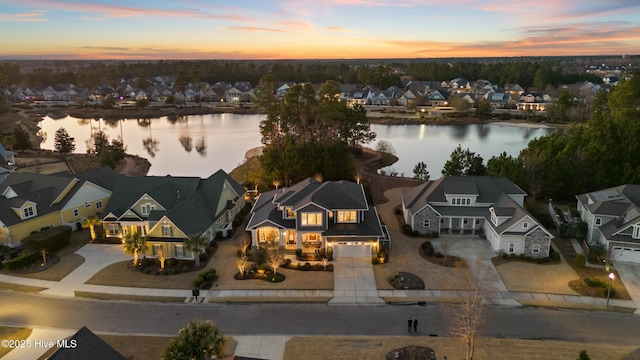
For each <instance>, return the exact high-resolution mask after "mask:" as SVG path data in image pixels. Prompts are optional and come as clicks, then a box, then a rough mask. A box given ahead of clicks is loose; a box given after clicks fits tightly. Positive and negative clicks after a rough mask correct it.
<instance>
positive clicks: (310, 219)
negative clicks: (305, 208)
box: [301, 212, 322, 226]
mask: <svg viewBox="0 0 640 360" xmlns="http://www.w3.org/2000/svg"><path fill="white" fill-rule="evenodd" d="M301 223H302V226H321V225H322V213H319V212H318V213H302V219H301Z"/></svg>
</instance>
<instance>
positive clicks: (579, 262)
mask: <svg viewBox="0 0 640 360" xmlns="http://www.w3.org/2000/svg"><path fill="white" fill-rule="evenodd" d="M586 263H587V258H586V257H585V256H584V254H577V255H576V260H575V265H576V267H579V268H583V267H584V266H585V264H586Z"/></svg>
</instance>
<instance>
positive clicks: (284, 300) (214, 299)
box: [207, 296, 331, 304]
mask: <svg viewBox="0 0 640 360" xmlns="http://www.w3.org/2000/svg"><path fill="white" fill-rule="evenodd" d="M329 300H331V297H287V296H283V297H276V296H266V297H210V298H207V302H209V303H216V304H218V303H245V304H247V303H250V304H253V303H327V302H329Z"/></svg>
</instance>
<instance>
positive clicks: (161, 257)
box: [158, 249, 167, 270]
mask: <svg viewBox="0 0 640 360" xmlns="http://www.w3.org/2000/svg"><path fill="white" fill-rule="evenodd" d="M158 260H160V270H164V262H165V261H167V255H166V254H165V253H164V249H160V252H158Z"/></svg>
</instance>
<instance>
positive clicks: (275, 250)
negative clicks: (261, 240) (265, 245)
mask: <svg viewBox="0 0 640 360" xmlns="http://www.w3.org/2000/svg"><path fill="white" fill-rule="evenodd" d="M283 261H284V248H282V247H279V246H275V245H274V246H273V247H271V248H269V249H268V250H267V262H268V263H269V266H271V268H272V269H273V281H275V279H276V273H277V272H278V268H279V267H280V265H282V262H283Z"/></svg>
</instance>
